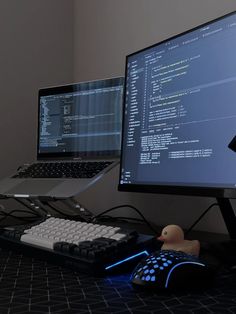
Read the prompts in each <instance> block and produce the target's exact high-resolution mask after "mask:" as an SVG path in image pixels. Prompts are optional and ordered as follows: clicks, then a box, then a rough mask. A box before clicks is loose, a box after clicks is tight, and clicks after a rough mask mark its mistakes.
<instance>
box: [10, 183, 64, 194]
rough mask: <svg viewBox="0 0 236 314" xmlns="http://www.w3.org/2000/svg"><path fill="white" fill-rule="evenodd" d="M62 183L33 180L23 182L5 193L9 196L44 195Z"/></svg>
mask: <svg viewBox="0 0 236 314" xmlns="http://www.w3.org/2000/svg"><path fill="white" fill-rule="evenodd" d="M60 183H62V181H61V180H53V179H50V181H49V180H44V179H40V180H37V179H34V180H29V181H27V180H25V181H24V182H22V183H20V184H18V185H16V186H15V187H14V188H12V189H10V190H8V191H7V193H9V194H24V195H28V194H29V195H35V196H40V195H45V194H47V193H48V192H49V191H50V190H51V189H53V188H54V187H55V186H57V185H58V184H60Z"/></svg>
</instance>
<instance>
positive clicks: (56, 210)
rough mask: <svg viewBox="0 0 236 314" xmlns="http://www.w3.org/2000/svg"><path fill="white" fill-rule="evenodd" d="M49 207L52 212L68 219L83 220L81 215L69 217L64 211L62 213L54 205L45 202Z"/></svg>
mask: <svg viewBox="0 0 236 314" xmlns="http://www.w3.org/2000/svg"><path fill="white" fill-rule="evenodd" d="M44 203H45V204H46V205H47V206H48V207H50V208H51V209H52V210H54V211H55V212H56V213H58V214H60V215H63V216H64V217H66V218H72V219H76V218H81V217H80V215H68V214H66V213H64V212H63V211H61V210H60V209H58V208H56V207H54V206H53V205H52V204H50V203H49V202H44Z"/></svg>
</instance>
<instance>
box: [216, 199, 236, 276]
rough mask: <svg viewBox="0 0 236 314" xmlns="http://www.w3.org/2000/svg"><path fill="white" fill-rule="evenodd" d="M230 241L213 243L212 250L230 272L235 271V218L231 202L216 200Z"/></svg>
mask: <svg viewBox="0 0 236 314" xmlns="http://www.w3.org/2000/svg"><path fill="white" fill-rule="evenodd" d="M217 202H218V204H219V207H220V211H221V214H222V216H223V219H224V222H225V225H226V228H227V230H228V233H229V237H230V239H229V240H228V241H224V242H221V243H214V244H213V245H212V247H211V248H212V250H213V253H214V254H215V255H217V257H218V258H219V260H220V261H221V262H222V264H223V265H224V266H226V267H229V268H230V269H231V270H236V216H235V213H234V209H233V207H232V205H231V202H230V200H229V199H227V198H217Z"/></svg>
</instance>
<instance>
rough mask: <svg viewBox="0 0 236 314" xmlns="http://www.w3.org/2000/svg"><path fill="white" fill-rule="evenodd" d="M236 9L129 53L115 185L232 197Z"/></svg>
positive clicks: (235, 179) (235, 157)
mask: <svg viewBox="0 0 236 314" xmlns="http://www.w3.org/2000/svg"><path fill="white" fill-rule="evenodd" d="M235 135H236V13H235V12H234V13H231V14H229V15H226V16H223V17H221V18H219V19H216V20H214V21H211V22H210V23H206V24H204V25H201V26H199V27H196V28H194V29H192V30H190V31H187V32H184V33H182V34H180V35H177V36H174V37H172V38H170V39H168V40H165V41H162V42H160V43H158V44H155V45H153V46H151V47H148V48H145V49H143V50H141V51H138V52H135V53H133V54H131V55H128V56H127V58H126V77H125V90H124V108H123V136H122V153H121V167H120V179H119V190H126V191H142V192H158V193H177V194H179V193H181V194H191V195H206V196H217V197H225V196H227V197H236V191H235V187H236V152H235V151H234V145H232V144H231V145H230V147H229V146H228V145H229V143H230V142H231V141H232V139H233V138H234V137H235Z"/></svg>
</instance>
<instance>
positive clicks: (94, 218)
mask: <svg viewBox="0 0 236 314" xmlns="http://www.w3.org/2000/svg"><path fill="white" fill-rule="evenodd" d="M123 207H128V208H131V209H133V210H135V211H136V212H137V213H138V214H139V215H140V216H141V217H142V219H143V221H144V222H145V223H146V224H147V225H148V227H149V228H150V229H151V230H152V231H153V232H154V233H155V234H157V233H158V231H157V230H155V228H154V227H153V226H152V225H151V224H150V223H149V222H148V221H147V219H146V218H145V217H144V216H143V214H142V213H141V212H140V211H139V210H138V209H137V208H136V207H134V206H132V205H119V206H115V207H112V208H109V209H107V210H104V211H103V212H101V213H100V214H98V215H96V216H93V217H92V222H93V221H94V220H97V219H98V218H99V217H101V216H103V215H104V214H106V213H109V212H111V211H113V210H115V209H119V208H123Z"/></svg>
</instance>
